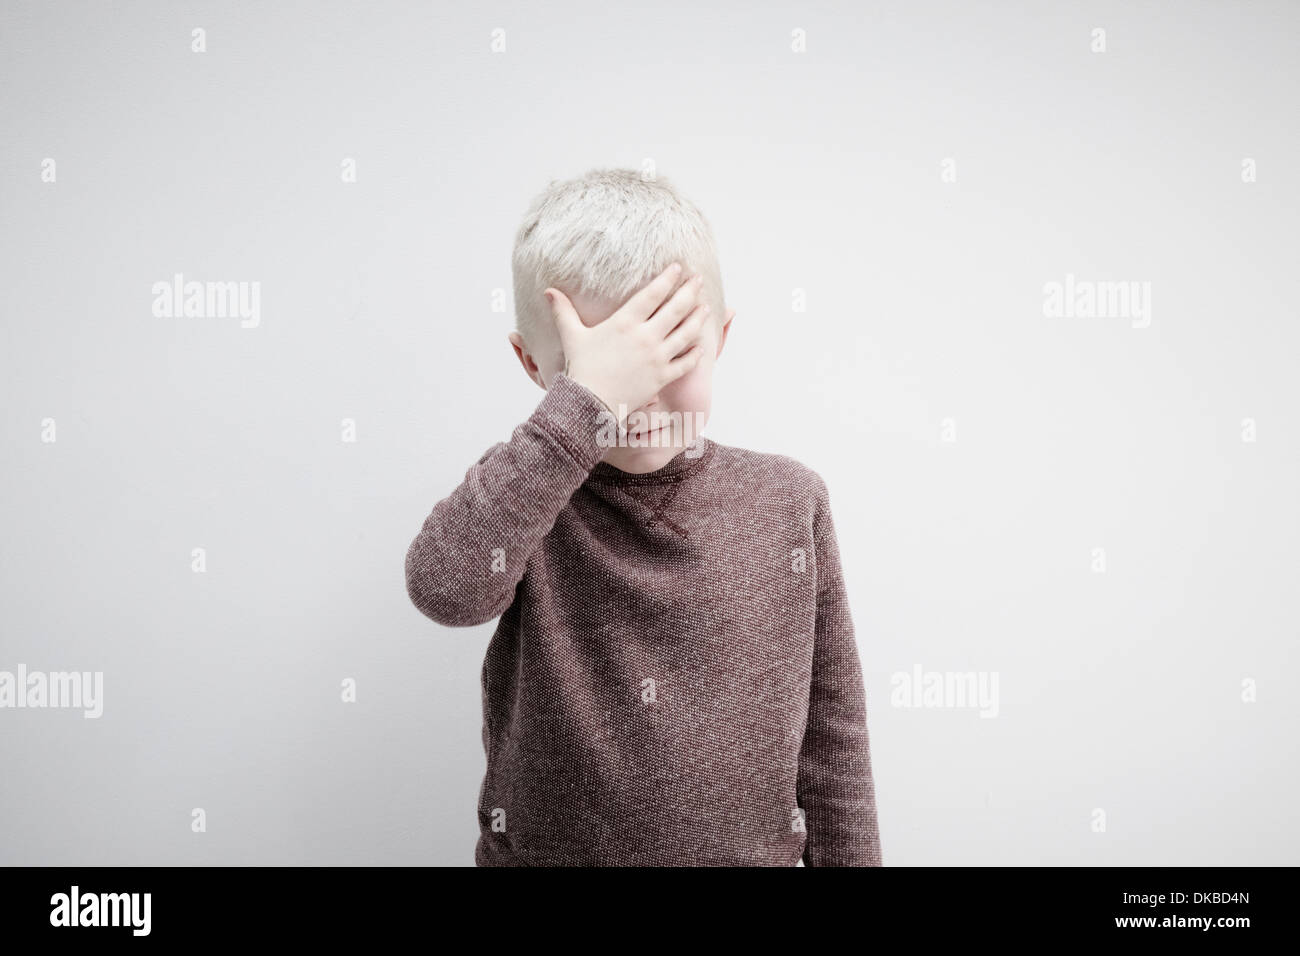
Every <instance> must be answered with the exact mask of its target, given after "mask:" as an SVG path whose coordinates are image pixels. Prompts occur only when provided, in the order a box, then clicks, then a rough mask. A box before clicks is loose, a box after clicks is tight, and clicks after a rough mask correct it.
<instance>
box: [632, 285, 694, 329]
mask: <svg viewBox="0 0 1300 956" xmlns="http://www.w3.org/2000/svg"><path fill="white" fill-rule="evenodd" d="M703 287H704V276H703V275H696V276H692V277H691V278H690V279H688V280H686V282H684V283H682V287H681V288H680V289H678V290H677V291H676V292H674V293H673V297H672V298H671V299H669V300H668V301H667V302H665V303H664V304H663V305H661V306H660V307H659V311H658V312H656V313H655V314H654V315H652V316H651V317H650V319H649V320H648V321H647V322H646V325H647V326H648V327H649V329H650V332H651V334H652V335H655V336H659V337H663V336H666V335H667V334H668V333H669V332H671V331H672V330H673V329H674V328H675V327H676V326H677V323H678V322H680V321H682V319H683V317H685V316H686V315H687V314H688V313H689V312H690V311H691V309H693V308H695V304H696V303H697V302H699V300H700V292H701V290H702V289H703Z"/></svg>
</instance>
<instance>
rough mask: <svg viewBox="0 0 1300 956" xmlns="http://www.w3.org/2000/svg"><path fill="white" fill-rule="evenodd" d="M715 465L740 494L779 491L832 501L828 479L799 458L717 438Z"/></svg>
mask: <svg viewBox="0 0 1300 956" xmlns="http://www.w3.org/2000/svg"><path fill="white" fill-rule="evenodd" d="M712 464H713V468H714V470H715V471H716V472H717V473H719V474H720V475H725V476H726V478H727V479H728V480H729V481H731V482H734V483H735V484H736V485H737V489H736V490H737V492H738V493H740V494H746V493H752V494H756V495H757V494H761V495H773V494H775V495H779V496H782V497H786V496H788V497H790V498H792V499H794V500H797V501H801V502H806V503H808V504H810V505H817V504H823V505H825V504H828V492H827V488H826V482H825V480H823V478H822V476H821V475H820V474H818V473H817V472H816V471H815V470H813V469H812V468H810V467H808V466H807V465H805V464H804V463H803V462H801V461H799V460H798V459H795V458H791V457H790V456H789V455H780V454H776V453H775V452H766V451H754V450H753V449H750V448H741V447H739V446H736V445H723V444H720V443H718V442H713V462H712Z"/></svg>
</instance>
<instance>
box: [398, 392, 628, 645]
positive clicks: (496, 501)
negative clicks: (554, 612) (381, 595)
mask: <svg viewBox="0 0 1300 956" xmlns="http://www.w3.org/2000/svg"><path fill="white" fill-rule="evenodd" d="M607 420H608V421H612V420H613V415H612V413H611V412H610V411H609V410H608V409H607V408H606V407H605V404H604V402H602V401H601V400H600V399H599V398H597V397H596V395H595V393H593V392H591V391H590V390H588V389H587V388H585V387H584V386H582V385H579V384H578V383H577V382H575V381H573V379H571V378H569V377H568V376H566V375H565V374H564V373H562V372H561V373H559V374H557V375H556V376H555V378H554V379H553V380H552V381H551V385H550V388H548V389H547V392H546V395H545V396H544V397H543V398H542V400H541V402H540V403H538V405H537V408H536V410H534V412H533V413H532V415H530V416H529V417H528V419H527V420H525V421H524V422H523V423H522V424H520V425H519V426H518V427H517V428H516V429H515V430H514V432H513V433H512V434H511V437H510V440H509V441H506V442H498V443H497V444H496V445H494V446H492V447H491V448H490V449H488V451H487V452H486V453H484V455H483V457H482V458H480V459H479V460H478V461H477V462H476V463H475V464H474V465H473V466H472V467H471V468H470V469H469V471H467V472H466V473H465V480H464V481H463V482H461V484H460V485H459V486H458V487H457V488H456V489H455V490H454V491H452V493H451V494H450V495H448V496H447V497H446V498H443V499H442V500H441V501H439V502H438V503H437V504H435V505H434V506H433V511H432V512H431V513H430V514H429V516H428V517H427V518H426V519H425V520H424V525H423V527H421V529H420V533H419V534H418V535H416V537H415V540H414V541H412V542H411V546H410V548H409V549H408V550H407V552H406V590H407V594H408V595H409V596H410V598H411V601H412V603H413V604H414V605H415V606H416V607H417V608H418V609H419V610H420V612H421V613H423V614H424V615H426V616H427V617H430V618H432V619H433V620H435V621H437V622H438V623H440V624H446V625H449V626H453V627H467V626H469V625H472V624H482V623H484V622H485V621H490V620H492V618H494V617H497V616H498V615H499V614H501V613H502V612H504V611H505V610H506V609H507V608H508V607H509V606H510V603H511V602H512V601H513V600H514V595H515V589H516V587H517V586H518V584H519V581H520V580H521V579H522V578H523V576H524V569H525V567H526V566H527V564H528V559H529V557H530V556H531V555H532V554H533V553H534V552H535V551H536V550H537V548H538V546H539V545H540V544H541V540H542V538H543V537H544V536H545V535H546V533H547V532H548V531H550V530H551V528H552V527H554V525H555V521H556V519H557V518H558V517H559V514H560V510H561V509H562V508H563V507H564V505H565V504H566V503H567V502H568V500H569V498H570V497H572V495H573V493H574V492H575V491H577V490H578V488H579V487H580V486H581V485H582V483H583V482H584V481H585V480H586V479H587V476H588V475H589V474H590V473H591V470H592V469H593V468H594V467H595V466H596V463H597V462H599V461H600V459H601V458H602V457H603V456H604V453H605V448H604V447H603V446H602V445H601V444H600V442H599V440H598V439H599V436H600V434H601V432H602V430H603V429H604V428H606V427H607V424H606V423H607Z"/></svg>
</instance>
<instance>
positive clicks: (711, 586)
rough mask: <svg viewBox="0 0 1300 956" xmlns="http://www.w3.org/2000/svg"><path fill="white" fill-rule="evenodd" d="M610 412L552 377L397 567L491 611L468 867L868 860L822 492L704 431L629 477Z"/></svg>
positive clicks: (862, 770)
mask: <svg viewBox="0 0 1300 956" xmlns="http://www.w3.org/2000/svg"><path fill="white" fill-rule="evenodd" d="M602 412H605V406H604V404H603V403H602V402H601V401H600V399H599V398H597V397H596V396H595V394H594V393H592V392H591V391H589V390H588V389H586V388H585V387H583V386H582V385H579V384H578V383H577V382H574V381H573V380H572V379H570V378H568V377H566V376H565V375H563V374H560V375H557V376H556V378H555V380H554V381H553V383H552V385H551V387H550V389H549V390H548V391H547V393H546V396H545V397H544V398H543V399H542V400H541V402H540V403H539V404H538V406H537V409H536V410H535V411H534V412H533V414H532V415H531V416H530V417H529V418H528V419H527V421H525V422H524V423H523V424H521V425H520V426H519V427H518V428H516V429H515V431H514V433H513V434H512V436H511V438H510V441H508V442H501V443H498V444H496V445H495V446H493V447H492V448H491V449H489V450H488V451H487V453H486V454H484V455H483V457H482V458H480V459H479V460H478V462H477V463H476V464H475V465H474V466H473V467H472V468H470V469H469V471H468V472H467V473H466V475H465V480H464V482H463V483H462V484H461V485H460V486H459V487H458V488H456V489H455V490H454V491H453V492H452V493H451V494H450V495H449V496H448V497H446V498H444V499H443V500H442V501H439V502H438V503H437V504H436V505H435V506H434V508H433V512H432V513H431V514H430V515H429V517H428V518H427V519H426V520H425V522H424V526H423V528H422V529H421V531H420V533H419V535H417V536H416V538H415V540H414V541H413V542H412V543H411V547H410V550H409V551H408V552H407V555H406V585H407V590H408V593H409V594H410V597H411V600H412V601H413V602H414V604H415V606H416V607H417V608H419V609H420V611H422V612H423V613H424V614H426V615H428V616H429V617H430V618H432V619H433V620H435V621H437V622H439V623H441V624H446V625H450V626H467V625H472V624H482V623H484V622H486V621H489V620H491V619H492V618H494V617H496V616H497V615H501V620H500V622H499V623H498V624H497V628H496V633H495V634H494V635H493V636H492V640H491V642H490V643H489V644H488V648H487V655H486V659H485V660H484V663H483V672H482V690H483V717H484V720H483V745H484V749H485V750H486V753H487V774H486V776H485V777H484V780H483V785H482V788H481V789H480V793H479V802H478V817H479V828H480V837H479V841H478V844H477V847H476V849H475V854H474V858H475V863H476V864H477V865H479V866H603V865H625V866H635V865H677V866H729V865H732V866H734V865H741V866H752V865H770V866H794V865H796V864H797V862H798V861H799V859H800V858H801V857H802V859H803V861H804V864H805V865H806V866H879V865H880V864H881V853H880V837H879V831H878V828H877V821H876V803H875V790H874V786H873V781H872V774H871V758H870V753H869V747H868V738H867V723H866V699H865V693H864V688H863V681H862V671H861V665H860V663H859V660H858V651H857V645H856V643H855V640H854V636H853V624H852V621H851V618H850V615H849V606H848V602H847V599H846V595H845V589H844V581H843V578H842V576H841V573H840V562H839V553H838V549H837V546H836V541H835V531H834V528H833V525H832V523H831V513H830V510H829V503H828V499H827V492H826V486H825V484H824V483H823V481H822V480H821V478H820V477H819V476H818V475H817V474H816V473H815V472H813V471H811V470H810V469H808V468H806V467H804V466H803V465H801V464H799V463H798V462H796V461H794V460H793V459H790V458H786V457H783V456H780V455H768V454H760V453H757V452H751V451H746V450H744V449H740V448H730V447H727V446H724V445H719V444H717V443H715V442H712V441H709V440H708V439H704V438H701V439H700V446H701V447H702V453H701V454H698V455H697V454H696V452H698V451H700V450H701V448H696V449H691V450H690V451H685V452H681V453H679V454H678V455H677V456H676V457H675V458H673V459H672V460H671V461H670V462H668V464H666V465H665V466H663V467H662V468H660V469H659V470H658V471H653V472H650V473H648V474H640V475H638V474H631V473H628V472H624V471H622V470H620V469H618V468H615V467H614V466H612V465H610V464H608V463H606V462H602V461H600V459H601V457H602V455H603V453H604V451H605V449H604V448H602V447H601V446H600V444H599V443H598V439H597V436H598V433H599V432H600V429H601V421H602V418H601V413H602ZM605 414H606V416H607V415H608V413H607V412H605ZM692 456H694V457H692Z"/></svg>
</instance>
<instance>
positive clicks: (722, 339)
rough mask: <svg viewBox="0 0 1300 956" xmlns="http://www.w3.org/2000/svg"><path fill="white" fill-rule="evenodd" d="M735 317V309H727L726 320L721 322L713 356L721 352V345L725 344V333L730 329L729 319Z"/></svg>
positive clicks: (715, 356)
mask: <svg viewBox="0 0 1300 956" xmlns="http://www.w3.org/2000/svg"><path fill="white" fill-rule="evenodd" d="M735 317H736V310H735V309H728V310H727V321H726V322H723V323H722V331H721V332H720V333H719V334H718V351H717V352H716V353H714V356H713V357H714V358H717V357H718V356H719V355H721V354H722V347H723V346H724V345H726V344H727V333H728V332H730V331H731V320H732V319H734V318H735Z"/></svg>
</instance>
